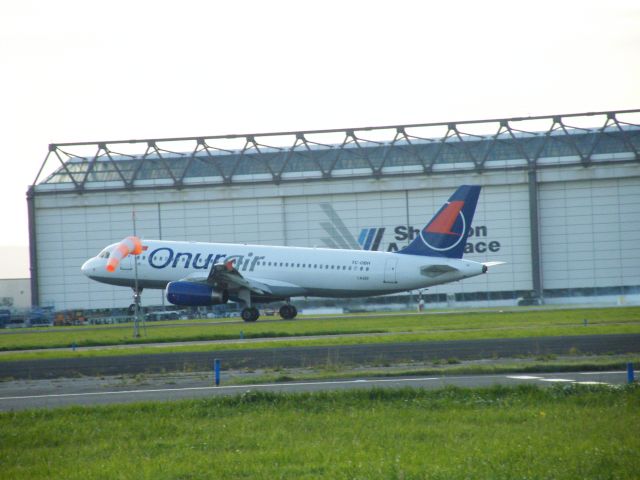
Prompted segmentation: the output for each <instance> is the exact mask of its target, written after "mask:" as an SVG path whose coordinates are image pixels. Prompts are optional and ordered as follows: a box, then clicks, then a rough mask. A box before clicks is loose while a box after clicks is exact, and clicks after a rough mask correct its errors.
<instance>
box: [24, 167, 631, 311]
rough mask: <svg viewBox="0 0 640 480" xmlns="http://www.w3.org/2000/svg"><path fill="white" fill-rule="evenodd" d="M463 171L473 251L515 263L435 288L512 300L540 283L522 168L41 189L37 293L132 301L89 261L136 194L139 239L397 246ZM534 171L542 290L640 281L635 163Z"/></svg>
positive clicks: (91, 304)
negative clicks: (89, 274)
mask: <svg viewBox="0 0 640 480" xmlns="http://www.w3.org/2000/svg"><path fill="white" fill-rule="evenodd" d="M464 183H470V184H480V185H482V186H483V191H482V194H481V197H480V202H479V204H478V210H477V211H476V217H475V219H474V226H475V229H474V235H473V236H472V237H471V238H470V239H469V244H471V246H472V247H469V248H472V249H473V251H472V252H470V253H468V257H469V258H471V259H473V260H478V261H484V260H487V259H490V260H502V261H506V262H507V263H506V265H503V266H501V267H498V268H495V269H492V270H491V271H490V273H489V274H487V275H483V276H480V277H476V278H473V279H469V280H465V281H463V282H460V283H455V284H449V285H444V286H440V287H435V288H433V289H430V290H429V293H463V294H465V293H467V294H469V298H473V294H474V292H492V293H494V294H495V295H493V296H491V297H490V298H496V299H498V298H513V299H515V298H516V296H517V292H522V291H528V290H531V289H532V288H533V284H532V282H533V280H532V277H533V271H532V269H533V266H532V255H531V252H532V244H531V243H532V242H531V231H530V224H531V219H530V218H529V214H530V211H531V209H530V198H529V195H530V192H529V177H528V172H527V170H524V169H522V170H508V169H504V170H494V171H485V172H483V173H470V172H465V173H460V174H456V173H451V174H447V175H439V176H430V175H414V176H410V177H409V176H397V177H393V178H386V177H382V178H378V179H376V178H366V179H364V178H359V179H349V178H343V179H329V180H324V181H318V182H304V181H300V182H287V183H282V184H279V185H274V184H269V183H264V184H254V185H228V186H220V185H217V186H203V187H183V188H181V189H179V190H178V189H166V188H148V189H144V190H143V189H130V190H126V191H119V192H117V193H113V192H104V191H96V192H91V191H85V192H84V193H75V192H65V191H57V192H47V194H46V195H37V196H35V199H34V202H35V205H34V217H35V218H34V224H35V225H36V228H35V242H36V250H37V252H38V267H37V269H38V278H37V281H38V290H39V302H40V304H41V305H43V306H48V305H52V306H54V308H56V309H69V308H112V307H124V306H127V305H128V304H129V303H131V292H130V290H129V289H127V288H122V287H112V286H108V285H103V284H99V283H97V282H93V281H90V280H89V279H87V278H86V277H84V276H83V275H82V274H81V272H80V266H81V265H82V263H83V262H84V261H85V260H86V259H87V258H89V257H91V256H94V255H95V254H97V253H98V252H99V251H100V250H101V249H102V248H103V247H105V246H106V245H107V244H109V243H115V242H117V241H119V240H121V239H122V238H124V237H125V236H127V235H130V234H131V233H132V231H133V222H132V211H133V209H134V208H133V207H134V206H135V212H136V213H135V215H136V230H137V234H138V235H139V236H141V237H143V238H149V239H151V238H161V239H171V240H190V241H208V242H237V243H261V244H272V245H296V246H323V247H324V246H344V245H341V242H342V243H345V244H347V245H348V246H353V245H352V244H353V243H354V242H358V240H363V241H365V243H366V238H367V237H368V236H369V233H370V232H371V230H372V229H375V238H376V239H378V236H379V244H378V245H377V247H378V249H380V250H388V249H394V248H396V247H397V248H401V247H402V246H403V245H405V244H406V243H407V242H408V240H407V238H408V235H410V232H411V227H413V228H420V227H421V226H422V225H424V223H425V222H426V221H427V220H428V219H429V218H430V217H431V215H432V214H433V213H434V212H435V211H436V210H437V209H438V208H439V207H440V205H441V204H442V203H443V202H444V201H445V200H446V199H447V198H448V196H449V195H450V193H451V192H452V191H453V189H455V188H456V187H457V186H458V185H460V184H464ZM537 183H538V207H539V209H538V215H539V219H538V220H539V225H540V238H539V241H540V254H541V270H542V280H543V285H542V286H543V289H544V291H545V296H547V295H548V296H550V297H553V296H554V295H558V296H560V295H561V294H564V295H573V294H585V295H586V294H589V291H590V292H591V294H598V291H596V288H604V289H605V291H606V289H611V292H614V293H615V294H617V293H618V292H620V291H622V290H621V289H624V287H631V288H635V290H637V289H638V288H639V287H640V255H639V254H638V253H637V245H638V244H639V241H640V171H639V169H638V166H637V165H636V164H620V165H613V166H609V165H593V166H589V167H580V166H572V165H570V166H566V167H564V166H559V167H558V168H554V169H549V170H544V171H540V173H539V174H538V177H537ZM380 229H384V231H382V232H381V230H380ZM363 231H364V232H365V233H364V234H363ZM372 238H373V237H372ZM356 246H357V245H356ZM371 246H372V245H369V248H370V247H371ZM476 250H480V251H476ZM589 289H591V290H589ZM635 290H634V291H635ZM576 292H577V293H576ZM483 298H484V297H483ZM162 302H163V299H162V295H161V292H159V291H145V292H144V294H143V303H144V304H146V305H159V304H161V303H162Z"/></svg>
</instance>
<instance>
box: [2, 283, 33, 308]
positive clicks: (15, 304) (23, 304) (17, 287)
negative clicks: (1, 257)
mask: <svg viewBox="0 0 640 480" xmlns="http://www.w3.org/2000/svg"><path fill="white" fill-rule="evenodd" d="M29 307H31V281H30V280H29V279H28V278H3V279H0V309H7V308H8V309H18V310H22V309H27V308H29Z"/></svg>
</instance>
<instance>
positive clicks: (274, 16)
mask: <svg viewBox="0 0 640 480" xmlns="http://www.w3.org/2000/svg"><path fill="white" fill-rule="evenodd" d="M0 85H1V87H2V88H0V138H1V139H2V141H1V142H0V149H1V150H0V151H1V155H2V158H1V161H2V172H3V173H2V175H0V182H2V184H1V185H0V186H1V189H0V195H2V199H1V200H2V205H3V208H2V211H3V220H4V222H3V223H4V226H3V228H2V235H1V236H0V254H2V255H3V257H4V258H3V261H2V262H0V278H2V277H5V276H15V275H12V274H11V273H10V272H8V270H7V269H8V268H9V265H11V260H12V259H13V258H14V256H13V255H11V256H10V257H11V258H8V257H9V255H7V253H6V252H5V251H3V250H2V249H1V247H2V246H8V245H17V246H26V245H28V230H27V211H26V201H25V192H26V190H27V187H28V185H29V184H31V183H32V182H33V180H34V178H35V176H36V174H37V171H38V169H39V167H40V165H41V163H42V161H43V160H44V157H45V155H46V153H47V145H48V144H49V143H55V142H75V141H94V140H115V139H130V138H150V137H151V138H153V137H174V136H196V135H220V134H230V133H251V132H270V131H281V130H303V129H316V128H340V127H357V126H375V125H388V124H403V123H423V122H436V121H452V120H468V119H484V118H496V117H510V116H527V115H546V114H555V113H579V112H587V111H601V110H619V109H631V108H640V2H638V1H631V0H629V1H613V0H612V1H609V2H603V1H561V2H557V1H548V2H547V1H540V0H538V1H535V2H513V1H505V2H497V1H484V2H478V1H466V2H465V1H455V2H426V1H415V2H409V1H406V2H403V1H396V2H389V1H386V2H378V1H371V0H369V1H348V0H341V1H335V2H334V1H327V0H324V1H319V2H300V1H269V2H265V1H225V2H216V1H182V2H175V1H172V2H163V1H157V0H155V1H134V0H127V1H113V0H112V1H109V2H91V1H86V0H78V1H73V0H57V1H55V2H54V1H33V0H14V1H12V0H5V1H3V2H2V3H0ZM113 240H114V239H105V243H108V242H111V241H113ZM14 263H15V262H14ZM18 263H19V267H18V268H22V269H25V271H26V265H25V264H24V259H21V260H18Z"/></svg>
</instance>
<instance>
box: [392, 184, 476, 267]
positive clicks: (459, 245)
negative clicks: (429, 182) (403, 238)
mask: <svg viewBox="0 0 640 480" xmlns="http://www.w3.org/2000/svg"><path fill="white" fill-rule="evenodd" d="M479 195H480V186H478V185H462V186H460V187H458V189H457V190H456V191H455V192H454V193H453V195H451V197H450V198H449V201H448V202H447V203H445V204H444V205H443V206H442V208H440V210H439V211H438V213H436V214H435V216H434V217H433V218H432V219H431V221H430V222H429V223H428V224H427V225H426V226H425V227H423V228H422V230H420V234H419V235H418V236H417V237H416V238H415V239H414V240H413V242H411V243H410V244H409V245H407V246H406V247H405V248H403V249H402V250H400V251H399V252H398V253H405V254H409V255H426V256H429V257H447V258H462V255H463V254H464V247H465V245H466V243H467V237H468V236H469V232H470V231H471V221H472V220H473V214H474V213H475V211H476V205H477V204H478V196H479Z"/></svg>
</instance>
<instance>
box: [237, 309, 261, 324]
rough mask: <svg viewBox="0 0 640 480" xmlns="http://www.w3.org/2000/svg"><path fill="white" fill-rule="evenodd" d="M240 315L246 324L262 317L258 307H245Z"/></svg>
mask: <svg viewBox="0 0 640 480" xmlns="http://www.w3.org/2000/svg"><path fill="white" fill-rule="evenodd" d="M240 315H241V316H242V320H244V321H245V322H255V321H256V320H258V317H259V316H260V311H259V310H258V309H257V308H256V307H245V308H243V309H242V313H241V314H240Z"/></svg>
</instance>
